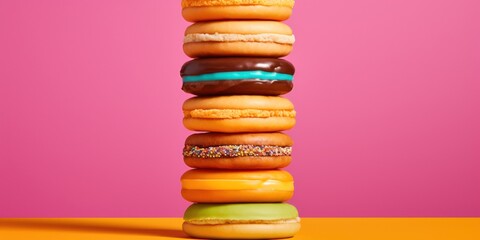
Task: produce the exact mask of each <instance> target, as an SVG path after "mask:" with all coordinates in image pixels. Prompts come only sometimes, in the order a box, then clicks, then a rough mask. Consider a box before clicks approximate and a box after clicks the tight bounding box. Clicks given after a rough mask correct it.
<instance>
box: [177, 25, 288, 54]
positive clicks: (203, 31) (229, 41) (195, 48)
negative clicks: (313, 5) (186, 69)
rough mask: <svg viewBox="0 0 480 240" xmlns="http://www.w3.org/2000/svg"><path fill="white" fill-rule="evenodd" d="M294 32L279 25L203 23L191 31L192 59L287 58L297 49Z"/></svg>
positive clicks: (186, 44)
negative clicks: (294, 44)
mask: <svg viewBox="0 0 480 240" xmlns="http://www.w3.org/2000/svg"><path fill="white" fill-rule="evenodd" d="M294 42H295V37H294V36H293V34H292V29H290V27H289V26H288V25H286V24H284V23H281V22H276V21H218V22H200V23H195V24H193V25H191V26H190V27H188V28H187V30H186V31H185V37H184V40H183V50H184V52H185V54H187V55H188V56H189V57H192V58H197V57H227V56H228V57H235V56H237V57H238V56H240V57H247V56H248V57H274V58H275V57H283V56H286V55H288V54H289V53H290V52H291V51H292V48H293V43H294Z"/></svg>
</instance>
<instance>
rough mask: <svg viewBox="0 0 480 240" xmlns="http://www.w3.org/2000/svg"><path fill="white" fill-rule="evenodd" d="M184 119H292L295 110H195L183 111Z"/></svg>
mask: <svg viewBox="0 0 480 240" xmlns="http://www.w3.org/2000/svg"><path fill="white" fill-rule="evenodd" d="M183 115H184V117H185V118H207V119H233V118H269V117H289V118H294V117H295V115H296V112H295V110H259V109H195V110H190V111H188V110H184V111H183Z"/></svg>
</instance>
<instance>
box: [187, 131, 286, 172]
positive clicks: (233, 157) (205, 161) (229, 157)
mask: <svg viewBox="0 0 480 240" xmlns="http://www.w3.org/2000/svg"><path fill="white" fill-rule="evenodd" d="M292 145H293V141H292V139H291V138H290V137H289V136H288V135H286V134H283V133H236V134H230V133H197V134H193V135H190V136H189V137H188V138H187V139H186V140H185V147H184V148H183V160H184V162H185V164H187V165H188V166H189V167H192V168H209V169H276V168H283V167H286V166H288V164H290V162H291V161H292V157H291V155H292Z"/></svg>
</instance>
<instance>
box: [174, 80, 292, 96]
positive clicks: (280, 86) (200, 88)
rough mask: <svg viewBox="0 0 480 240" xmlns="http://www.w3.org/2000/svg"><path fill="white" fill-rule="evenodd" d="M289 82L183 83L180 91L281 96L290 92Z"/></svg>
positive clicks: (231, 81) (204, 93) (233, 81)
mask: <svg viewBox="0 0 480 240" xmlns="http://www.w3.org/2000/svg"><path fill="white" fill-rule="evenodd" d="M292 88H293V83H292V82H291V81H277V80H257V79H244V80H230V81H229V80H222V81H205V82H191V83H183V86H182V90H183V91H184V92H186V93H191V94H195V95H200V96H205V95H282V94H285V93H288V92H290V91H291V90H292Z"/></svg>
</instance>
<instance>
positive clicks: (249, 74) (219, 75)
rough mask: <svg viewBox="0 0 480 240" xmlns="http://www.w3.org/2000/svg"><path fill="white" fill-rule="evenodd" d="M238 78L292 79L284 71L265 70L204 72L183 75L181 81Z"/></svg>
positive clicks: (291, 76)
mask: <svg viewBox="0 0 480 240" xmlns="http://www.w3.org/2000/svg"><path fill="white" fill-rule="evenodd" d="M240 79H260V80H283V81H292V80H293V75H290V74H285V73H277V72H265V71H238V72H216V73H206V74H201V75H195V76H184V77H183V82H202V81H220V80H240Z"/></svg>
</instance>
